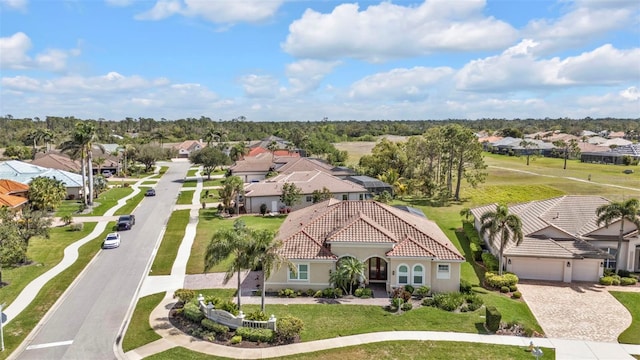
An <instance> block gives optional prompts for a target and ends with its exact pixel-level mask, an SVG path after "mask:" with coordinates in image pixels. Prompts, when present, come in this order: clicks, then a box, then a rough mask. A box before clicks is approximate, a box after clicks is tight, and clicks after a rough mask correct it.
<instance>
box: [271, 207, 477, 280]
mask: <svg viewBox="0 0 640 360" xmlns="http://www.w3.org/2000/svg"><path fill="white" fill-rule="evenodd" d="M276 238H277V239H278V240H280V241H282V244H283V246H282V247H281V248H280V250H279V252H280V254H281V255H282V256H283V257H285V258H287V259H288V260H289V261H291V262H292V263H293V264H294V266H295V268H296V270H297V271H295V272H292V271H290V270H289V269H288V268H287V267H286V266H283V267H281V268H280V269H279V270H277V271H274V272H273V274H272V275H271V277H270V278H269V279H268V280H267V281H266V283H265V291H277V290H279V289H284V288H291V289H296V290H306V289H314V290H319V289H324V288H327V287H331V284H330V283H329V276H330V274H331V273H332V272H333V271H335V270H336V268H337V266H338V264H339V262H340V260H341V259H345V258H349V257H350V258H355V259H357V260H359V261H362V262H364V263H365V268H366V271H367V273H366V281H367V283H368V284H369V285H370V286H380V287H383V288H384V289H385V290H386V291H387V292H389V291H392V290H393V289H394V288H398V287H403V286H405V285H412V286H414V287H416V288H417V287H420V286H429V287H430V288H431V291H433V292H453V291H459V288H460V267H461V264H462V263H463V262H464V261H465V259H464V257H463V256H462V254H461V253H460V252H459V251H458V250H457V249H456V247H455V246H454V245H453V244H452V243H451V241H450V240H449V239H448V238H447V236H446V235H445V234H444V233H443V232H442V230H441V229H440V228H439V227H438V225H437V224H436V223H434V222H433V221H430V220H428V219H426V218H424V217H421V216H416V215H414V214H412V213H408V212H406V211H403V210H401V209H397V208H394V207H392V206H389V205H386V204H382V203H379V202H375V201H339V200H335V199H331V200H327V201H324V202H321V203H318V204H314V205H312V206H309V207H307V208H304V209H301V210H298V211H295V212H293V213H291V214H289V215H288V216H287V219H286V220H285V222H284V223H283V224H282V225H281V226H280V230H279V231H278V235H277V237H276Z"/></svg>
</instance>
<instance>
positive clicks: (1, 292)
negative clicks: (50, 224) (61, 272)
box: [0, 222, 102, 306]
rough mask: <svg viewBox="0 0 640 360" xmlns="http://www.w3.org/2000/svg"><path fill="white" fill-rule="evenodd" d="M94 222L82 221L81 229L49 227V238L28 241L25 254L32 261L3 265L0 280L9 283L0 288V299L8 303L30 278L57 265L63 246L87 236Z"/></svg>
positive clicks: (62, 252) (32, 278) (61, 255)
mask: <svg viewBox="0 0 640 360" xmlns="http://www.w3.org/2000/svg"><path fill="white" fill-rule="evenodd" d="M95 226H96V223H94V222H90V223H84V227H83V229H82V231H69V227H68V226H65V227H55V228H51V231H50V238H49V239H45V238H41V237H37V238H34V239H32V240H31V241H30V242H29V249H28V251H27V256H28V258H29V259H31V261H32V262H33V263H32V264H31V265H28V266H20V267H15V268H13V267H4V268H3V269H2V281H3V282H6V283H8V284H9V285H7V286H4V287H2V288H0V301H2V302H3V303H6V305H7V306H8V305H10V304H11V303H12V302H13V301H14V300H15V298H16V297H17V296H18V294H20V292H21V291H22V290H23V289H24V288H25V286H27V284H29V283H30V282H31V281H32V280H34V279H35V278H37V277H38V276H40V275H42V274H44V273H45V272H47V271H48V270H50V269H51V268H52V267H54V266H55V265H57V264H58V263H59V262H60V260H62V258H63V256H64V248H66V247H67V246H69V245H70V244H72V243H74V242H76V241H78V240H80V239H82V238H83V237H85V236H87V235H88V234H89V233H91V231H93V229H94V228H95ZM100 240H102V239H100Z"/></svg>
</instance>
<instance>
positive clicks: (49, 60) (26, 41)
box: [0, 32, 80, 71]
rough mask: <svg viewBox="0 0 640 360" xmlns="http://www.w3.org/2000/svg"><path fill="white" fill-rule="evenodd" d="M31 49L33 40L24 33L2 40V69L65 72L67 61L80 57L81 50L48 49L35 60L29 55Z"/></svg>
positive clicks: (0, 66)
mask: <svg viewBox="0 0 640 360" xmlns="http://www.w3.org/2000/svg"><path fill="white" fill-rule="evenodd" d="M31 47H32V45H31V39H30V38H29V37H28V36H27V35H26V34H25V33H22V32H18V33H15V34H13V35H11V36H9V37H4V38H0V68H2V69H13V70H28V69H40V70H47V71H63V70H65V68H66V67H67V59H68V58H69V57H70V56H78V55H80V50H78V49H71V50H60V49H47V50H44V51H43V52H41V53H39V54H36V56H35V58H33V59H32V58H31V57H30V56H29V55H28V51H29V50H30V49H31Z"/></svg>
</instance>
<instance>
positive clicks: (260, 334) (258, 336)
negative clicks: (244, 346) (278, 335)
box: [236, 327, 275, 343]
mask: <svg viewBox="0 0 640 360" xmlns="http://www.w3.org/2000/svg"><path fill="white" fill-rule="evenodd" d="M236 336H241V337H242V339H244V340H249V341H253V342H263V343H270V342H273V340H274V339H275V333H274V332H273V330H271V329H252V328H248V327H239V328H237V329H236Z"/></svg>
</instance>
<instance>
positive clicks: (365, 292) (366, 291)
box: [354, 288, 373, 299]
mask: <svg viewBox="0 0 640 360" xmlns="http://www.w3.org/2000/svg"><path fill="white" fill-rule="evenodd" d="M354 295H355V296H356V297H359V298H363V299H368V298H370V297H371V296H373V291H372V290H371V289H370V288H358V289H356V291H355V292H354Z"/></svg>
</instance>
